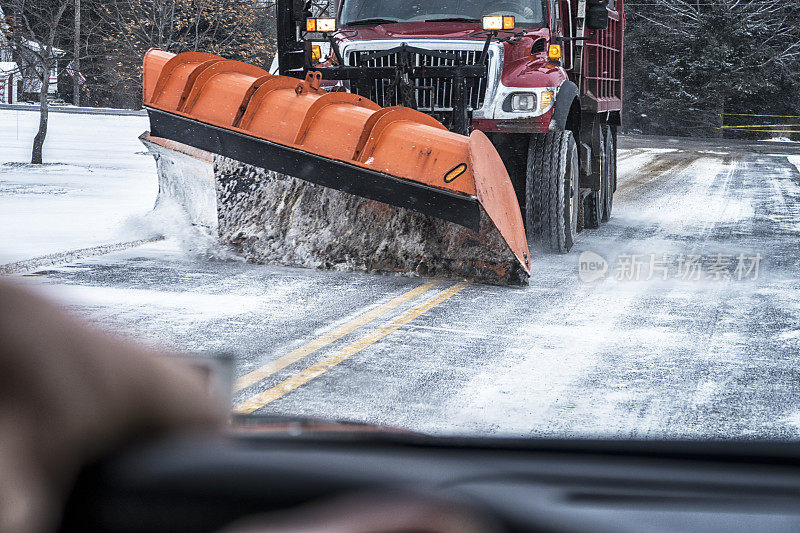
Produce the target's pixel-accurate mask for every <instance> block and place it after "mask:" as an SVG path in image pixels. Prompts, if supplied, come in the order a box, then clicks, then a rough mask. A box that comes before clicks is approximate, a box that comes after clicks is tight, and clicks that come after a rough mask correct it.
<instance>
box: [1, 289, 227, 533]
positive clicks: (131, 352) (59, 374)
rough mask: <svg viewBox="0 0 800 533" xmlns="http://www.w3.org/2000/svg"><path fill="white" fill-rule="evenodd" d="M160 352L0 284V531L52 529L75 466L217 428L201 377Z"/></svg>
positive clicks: (218, 409) (219, 414)
mask: <svg viewBox="0 0 800 533" xmlns="http://www.w3.org/2000/svg"><path fill="white" fill-rule="evenodd" d="M161 355H162V354H157V353H153V352H151V351H148V350H146V349H144V348H141V347H138V346H134V345H132V344H129V343H127V342H124V341H122V340H120V339H117V338H114V337H111V336H109V335H107V334H103V333H100V332H98V331H95V330H93V329H91V328H89V327H88V326H86V325H84V324H82V323H81V322H79V321H78V320H76V319H74V318H72V317H70V316H68V315H67V314H65V313H64V312H63V311H61V310H59V309H58V308H57V307H55V306H54V305H52V304H50V303H48V302H47V301H45V300H44V299H42V298H40V297H38V296H35V295H33V294H31V293H29V292H27V291H25V290H22V289H21V288H19V287H18V286H15V285H13V284H10V283H8V282H5V281H2V280H0V531H2V532H4V533H29V532H31V533H35V532H39V531H47V530H50V529H51V528H52V527H54V526H55V525H57V523H58V519H59V513H60V511H61V507H62V505H63V500H64V497H65V495H66V493H67V492H68V491H69V489H70V484H71V483H72V482H73V480H74V477H75V475H76V474H77V472H78V470H79V469H80V468H81V467H82V466H83V465H85V464H86V463H87V462H89V461H92V460H94V459H96V458H98V457H100V456H101V455H103V454H105V453H108V452H110V451H112V450H114V449H115V448H116V447H119V446H122V445H124V444H126V443H128V442H130V441H132V440H135V439H140V438H147V437H151V436H157V435H162V434H165V433H170V432H176V431H186V430H196V429H200V428H214V427H219V426H220V425H221V423H222V421H223V420H224V417H225V412H224V411H225V406H224V405H221V404H220V402H217V401H215V400H214V399H213V398H212V397H211V395H210V394H209V393H208V392H207V387H206V384H205V382H204V378H203V376H202V374H201V373H199V372H196V371H194V370H192V369H189V368H184V367H183V366H182V365H181V364H180V362H178V361H176V360H172V359H168V358H165V357H162V356H161Z"/></svg>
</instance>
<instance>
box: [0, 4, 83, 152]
mask: <svg viewBox="0 0 800 533" xmlns="http://www.w3.org/2000/svg"><path fill="white" fill-rule="evenodd" d="M71 3H72V0H10V1H8V2H4V8H5V9H6V11H7V13H6V14H7V16H8V18H9V22H8V24H7V27H6V28H5V31H6V38H7V40H8V42H9V45H10V46H11V48H12V49H13V51H14V54H15V56H16V57H17V58H18V63H19V64H20V66H21V67H22V70H23V73H22V74H23V76H24V77H33V78H34V79H35V80H37V82H38V85H39V87H38V88H39V106H40V112H39V131H38V132H37V133H36V137H35V138H34V139H33V150H32V152H31V163H32V164H41V163H42V150H43V148H44V141H45V139H46V137H47V123H48V118H49V114H48V111H49V108H48V92H49V89H50V76H51V73H52V72H53V70H54V69H55V68H56V64H57V61H58V57H59V56H60V55H61V51H60V50H59V49H58V48H56V41H57V39H58V38H59V37H60V36H61V34H62V32H63V31H65V28H64V25H63V22H64V20H65V18H64V13H65V12H66V10H67V7H69V5H70V4H71Z"/></svg>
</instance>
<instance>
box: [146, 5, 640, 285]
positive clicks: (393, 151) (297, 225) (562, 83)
mask: <svg viewBox="0 0 800 533" xmlns="http://www.w3.org/2000/svg"><path fill="white" fill-rule="evenodd" d="M276 9H277V28H278V35H277V37H278V54H277V57H276V60H275V63H274V65H273V68H272V69H271V72H267V71H264V70H262V69H260V68H257V67H254V66H252V65H248V64H245V63H240V62H238V61H231V60H227V59H224V58H221V57H219V56H215V55H213V54H206V53H199V52H189V53H183V54H178V55H175V54H171V53H168V52H165V51H160V50H152V51H150V52H148V54H147V55H146V56H145V61H144V105H145V107H146V108H147V109H148V112H149V115H150V126H151V131H150V134H149V137H148V141H147V143H148V146H149V147H150V148H151V150H152V151H153V152H154V154H155V155H156V158H157V160H159V161H160V163H159V173H160V177H161V178H163V179H162V187H161V189H162V192H164V191H170V190H175V191H176V195H177V196H179V197H180V198H181V199H182V200H183V199H187V198H189V199H191V198H192V197H194V196H197V195H196V194H191V195H190V194H187V193H186V191H185V190H183V189H186V188H187V185H186V184H187V183H188V182H187V176H189V177H191V175H193V174H197V175H199V174H201V173H203V172H205V173H206V174H208V175H209V176H212V174H213V176H212V177H213V179H212V180H205V181H203V182H202V183H203V184H201V185H202V187H204V188H205V189H204V190H205V191H206V193H205V196H204V197H211V196H214V195H215V194H216V196H217V198H216V202H217V209H216V210H215V211H212V212H211V215H210V217H207V218H215V217H216V216H217V214H219V226H220V234H221V236H222V237H223V238H224V239H227V240H229V241H233V242H236V243H238V245H239V246H240V249H242V250H244V251H245V252H248V251H249V255H248V256H247V257H248V259H251V260H256V261H263V262H273V261H276V262H281V263H284V264H308V265H315V266H319V265H331V266H332V267H335V268H340V267H341V268H350V267H354V268H356V269H361V270H368V271H390V272H398V271H413V272H417V273H421V274H425V275H451V274H452V275H456V276H461V277H473V278H476V279H481V280H485V281H489V282H499V283H517V282H523V283H525V282H527V280H528V276H529V275H530V271H531V258H530V253H531V252H530V247H529V241H534V242H538V243H539V244H540V245H541V247H542V248H543V249H545V250H551V251H555V252H561V253H563V252H567V251H569V250H570V248H571V247H572V245H573V243H574V241H575V237H576V234H577V233H578V232H579V231H581V230H582V229H583V228H593V227H597V226H598V225H599V224H600V223H601V222H603V221H605V220H608V218H609V217H610V216H611V208H612V200H613V194H614V190H615V188H616V129H617V127H618V126H619V124H620V111H621V108H622V44H623V33H624V25H625V23H624V14H623V4H622V0H616V1H614V0H610V1H609V0H605V1H600V0H508V1H500V2H497V1H490V0H473V1H466V0H412V1H404V0H342V1H341V3H340V4H339V5H338V6H336V7H335V9H334V11H335V12H336V17H333V18H326V17H324V16H322V15H321V14H320V6H319V3H318V2H317V3H312V2H306V3H304V2H302V1H298V0H278V2H277V6H276ZM186 147H191V148H192V149H200V150H201V151H203V153H205V154H210V155H205V156H202V155H201V156H200V157H195V156H196V155H197V154H195V153H194V152H191V150H187V149H186ZM187 154H188V155H190V156H192V157H193V161H195V162H196V161H209V162H210V161H212V160H213V161H214V165H213V168H212V167H206V168H207V170H204V171H202V172H200V171H198V170H197V169H196V166H194V167H193V166H191V165H189V164H188V163H186V158H185V157H184V156H185V155H187ZM213 154H217V155H216V156H215V155H213ZM217 156H222V157H223V158H224V161H223V160H218V159H214V158H216V157H217ZM231 160H232V161H234V162H236V163H237V164H239V165H248V166H249V168H256V169H263V170H260V171H258V172H263V173H262V174H258V172H256V171H252V170H248V169H247V168H239V167H237V166H236V164H233V163H230V161H231ZM167 161H168V162H169V164H166V162H167ZM226 161H227V163H226ZM192 165H195V163H192ZM186 169H188V170H186ZM270 171H272V172H273V173H272V174H270ZM254 172H256V173H255V174H254ZM256 174H258V175H256ZM282 176H291V177H293V178H292V179H299V180H301V181H302V182H303V183H304V184H305V185H303V184H300V185H296V184H295V182H293V181H292V182H287V181H285V180H284V179H283V178H282ZM166 177H173V178H176V179H177V181H178V182H180V187H178V189H181V190H177V189H176V188H175V187H174V186H173V184H172V183H168V182H169V181H170V180H168V179H166ZM171 181H173V182H174V181H175V179H173V180H171ZM195 181H197V180H195ZM214 184H216V185H214ZM308 187H311V191H312V192H309V190H307V189H308ZM315 187H322V188H323V189H315ZM215 191H216V192H215ZM313 191H318V192H313ZM336 194H340V196H336ZM354 198H360V200H354ZM289 200H291V206H292V208H291V215H290V216H287V215H286V210H285V209H284V206H286V205H287V202H288V201H289ZM212 203H213V202H211V203H205V204H203V205H212ZM320 218H321V219H322V221H321V222H320ZM213 223H216V220H214V221H213ZM379 230H381V231H379ZM287 235H288V237H287ZM388 236H391V237H392V238H395V240H396V241H397V245H389V244H388V240H387V238H388ZM279 249H280V251H276V250H279ZM298 250H300V251H302V253H299V252H298ZM331 255H333V256H335V257H333V258H332V259H331V258H330V256H331ZM357 257H360V258H361V259H359V260H355V259H353V258H357Z"/></svg>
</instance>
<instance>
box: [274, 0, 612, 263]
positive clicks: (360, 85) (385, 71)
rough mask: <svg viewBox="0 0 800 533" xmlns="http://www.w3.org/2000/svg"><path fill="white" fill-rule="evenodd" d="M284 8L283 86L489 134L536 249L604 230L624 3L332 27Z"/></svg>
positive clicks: (401, 17) (370, 14)
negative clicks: (315, 84)
mask: <svg viewBox="0 0 800 533" xmlns="http://www.w3.org/2000/svg"><path fill="white" fill-rule="evenodd" d="M283 5H284V6H283V7H281V3H279V7H278V11H279V13H278V48H279V53H278V68H279V70H280V74H283V75H289V76H296V77H304V76H305V75H306V74H307V73H308V72H309V71H319V72H321V73H322V77H323V79H324V80H325V82H324V83H325V84H326V85H327V88H328V89H329V90H334V91H347V92H352V93H356V94H358V95H360V96H364V97H366V98H368V99H370V100H372V101H374V102H376V103H377V104H379V105H381V106H383V107H389V106H404V107H410V108H413V109H416V110H418V111H421V112H423V113H426V114H429V115H431V116H433V117H434V118H436V119H437V120H439V121H440V122H441V123H442V124H444V125H445V126H446V127H447V128H448V129H450V130H451V131H453V132H456V133H460V134H464V135H468V134H469V133H470V132H471V131H473V130H480V131H482V132H484V133H486V134H487V136H489V138H490V139H491V140H492V143H493V144H494V145H495V147H496V148H497V150H498V152H499V153H500V155H501V157H502V159H503V162H504V163H505V165H506V168H507V170H508V173H509V176H510V177H511V180H512V182H513V185H514V189H515V191H516V193H517V199H518V201H519V204H520V208H521V209H522V211H523V213H524V218H525V222H526V227H527V231H528V234H529V236H530V237H532V240H533V241H534V242H538V243H539V244H541V245H542V247H543V248H544V249H547V250H552V251H556V252H562V253H563V252H567V251H569V249H570V248H571V247H572V245H573V243H574V241H575V238H576V234H577V233H578V232H580V231H582V230H583V229H584V228H593V227H598V226H599V225H600V223H601V222H603V221H606V220H608V219H609V218H610V217H611V210H612V206H613V193H614V190H615V189H616V128H617V126H619V125H620V112H621V109H622V43H623V33H624V14H623V2H622V0H603V1H601V0H504V1H500V2H496V1H491V0H478V1H469V2H467V1H465V0H444V1H442V0H414V1H413V2H404V1H402V0H341V2H340V3H339V5H338V6H337V7H336V8H335V13H336V17H335V19H334V18H325V17H324V15H319V14H315V13H313V12H312V5H311V3H308V4H305V5H300V4H299V3H294V4H291V3H290V2H286V1H284V2H283Z"/></svg>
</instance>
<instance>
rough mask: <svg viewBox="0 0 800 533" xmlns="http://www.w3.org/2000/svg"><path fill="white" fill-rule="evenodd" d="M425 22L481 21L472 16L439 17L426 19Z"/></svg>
mask: <svg viewBox="0 0 800 533" xmlns="http://www.w3.org/2000/svg"><path fill="white" fill-rule="evenodd" d="M425 22H480V19H474V18H470V17H442V18H438V19H425Z"/></svg>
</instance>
